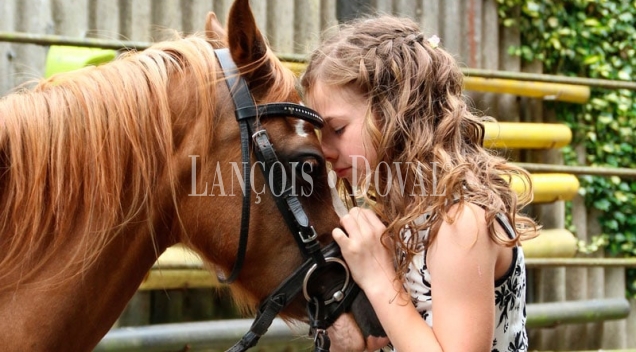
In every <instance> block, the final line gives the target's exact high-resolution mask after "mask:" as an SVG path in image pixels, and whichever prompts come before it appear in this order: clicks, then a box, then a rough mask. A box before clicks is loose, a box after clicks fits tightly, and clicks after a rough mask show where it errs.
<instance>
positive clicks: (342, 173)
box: [333, 167, 351, 178]
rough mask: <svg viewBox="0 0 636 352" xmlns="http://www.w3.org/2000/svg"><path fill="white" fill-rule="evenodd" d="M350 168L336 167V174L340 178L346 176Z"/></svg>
mask: <svg viewBox="0 0 636 352" xmlns="http://www.w3.org/2000/svg"><path fill="white" fill-rule="evenodd" d="M349 170H351V168H350V167H345V168H341V169H334V170H333V171H335V172H336V175H338V177H339V178H345V177H346V176H347V173H348V172H349Z"/></svg>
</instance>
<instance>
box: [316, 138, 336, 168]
mask: <svg viewBox="0 0 636 352" xmlns="http://www.w3.org/2000/svg"><path fill="white" fill-rule="evenodd" d="M320 146H321V148H322V154H324V156H325V159H326V160H327V161H328V162H330V163H333V162H334V161H336V159H338V152H337V150H336V148H334V147H333V146H332V145H330V144H329V143H326V142H325V140H324V139H323V140H322V142H321V143H320Z"/></svg>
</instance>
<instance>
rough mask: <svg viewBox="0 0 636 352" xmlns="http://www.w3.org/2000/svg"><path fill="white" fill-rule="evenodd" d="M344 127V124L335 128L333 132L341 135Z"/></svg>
mask: <svg viewBox="0 0 636 352" xmlns="http://www.w3.org/2000/svg"><path fill="white" fill-rule="evenodd" d="M344 129H345V126H342V127H340V128H334V129H333V133H334V134H335V135H336V136H340V135H341V134H342V133H343V132H344Z"/></svg>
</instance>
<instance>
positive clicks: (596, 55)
mask: <svg viewBox="0 0 636 352" xmlns="http://www.w3.org/2000/svg"><path fill="white" fill-rule="evenodd" d="M497 1H498V3H499V18H500V21H501V23H502V24H503V25H504V26H508V27H509V26H518V27H519V29H520V33H521V45H520V46H519V47H511V48H510V49H509V53H510V54H511V55H517V56H520V57H521V58H522V59H523V60H527V61H535V60H538V61H541V62H542V63H543V67H544V72H545V73H548V74H560V75H566V76H579V77H590V78H604V79H614V80H633V77H634V75H635V74H636V1H620V0H611V1H610V0H565V1H553V0H544V1H541V2H539V1H531V0H497ZM516 14H518V16H517V15H516ZM635 94H636V92H634V91H631V90H625V89H621V90H607V89H596V88H594V89H592V95H591V97H590V101H589V103H587V104H585V105H574V104H566V103H549V104H551V107H552V108H553V109H554V110H555V111H556V112H557V117H558V119H559V120H560V121H562V122H564V123H566V124H568V125H569V126H570V127H571V128H572V131H573V133H574V141H573V143H572V146H569V147H567V148H564V149H563V153H564V160H565V162H566V164H569V165H577V164H578V162H577V157H576V153H575V152H574V147H573V146H575V145H582V146H584V148H585V151H586V160H585V164H586V165H591V166H613V167H623V168H636V156H635V154H636V151H635V148H636V146H635V144H636V143H634V142H635V138H634V132H633V129H635V128H636V99H635V98H636V95H635ZM581 186H582V187H581V192H582V194H583V195H584V196H585V199H586V205H587V206H588V207H590V208H596V209H598V210H600V211H601V212H602V213H603V216H601V217H600V218H599V219H598V220H599V222H600V225H601V228H602V233H601V234H598V237H596V238H594V240H593V241H592V242H591V243H587V244H584V245H583V246H581V249H582V250H588V251H591V250H595V249H597V248H598V249H600V248H604V249H605V250H606V252H607V253H608V254H609V255H611V256H616V257H624V256H636V214H635V213H636V181H634V180H630V179H621V178H620V177H616V176H614V177H593V176H585V177H581ZM571 220H572V219H571V214H570V213H569V212H568V214H567V219H566V221H567V223H568V226H569V227H570V230H572V231H574V232H575V231H576V229H575V228H573V226H572V221H571ZM627 283H628V284H627V291H628V294H629V295H630V296H636V270H628V273H627Z"/></svg>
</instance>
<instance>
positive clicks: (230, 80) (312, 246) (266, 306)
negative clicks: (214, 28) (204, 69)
mask: <svg viewBox="0 0 636 352" xmlns="http://www.w3.org/2000/svg"><path fill="white" fill-rule="evenodd" d="M215 54H216V56H217V58H218V61H219V64H220V65H221V68H222V70H223V73H224V75H225V79H226V82H227V85H228V88H229V90H230V95H231V96H232V100H233V101H234V105H235V109H236V110H235V115H236V120H237V121H238V124H239V130H240V134H241V154H242V162H243V179H244V186H245V191H244V192H243V206H242V212H241V230H240V231H241V232H240V237H239V248H238V254H237V257H236V262H235V263H234V267H233V268H232V271H231V272H230V274H229V276H228V277H227V278H220V281H221V282H223V283H230V282H233V281H234V280H236V278H237V277H238V275H239V272H240V271H241V268H242V267H243V262H244V260H245V252H246V248H247V236H248V233H249V216H250V201H251V197H250V190H251V186H250V177H249V173H250V166H251V165H250V150H251V149H252V148H253V149H254V153H255V156H256V159H257V160H258V162H259V165H260V166H261V171H262V172H263V175H264V176H265V179H266V180H270V182H265V183H266V184H267V185H268V187H269V188H270V193H271V194H272V196H273V197H274V200H275V202H276V206H277V207H278V210H279V211H280V213H281V214H282V216H283V218H284V219H285V223H286V224H287V227H288V228H289V230H290V232H291V233H292V235H293V237H294V239H295V240H296V242H297V244H298V247H299V249H300V251H301V253H302V254H303V257H304V258H305V262H304V263H303V264H302V265H301V266H300V267H299V268H298V269H296V271H295V272H294V273H292V274H291V275H290V276H289V277H288V278H287V279H286V280H285V281H283V282H282V283H281V284H280V285H279V286H278V287H277V288H276V289H275V290H274V292H272V293H271V294H270V295H269V296H268V297H267V298H266V299H265V300H264V301H263V302H261V305H260V307H259V309H258V312H257V315H256V318H255V319H254V322H253V323H252V326H251V327H250V331H248V332H247V333H246V334H245V335H244V336H243V338H242V339H241V340H240V341H239V342H237V343H236V344H235V345H234V346H232V347H231V348H230V349H228V350H227V351H230V352H238V351H246V350H247V349H249V348H251V347H253V346H254V345H256V343H257V342H258V339H259V338H260V337H261V336H262V335H264V334H265V333H266V332H267V329H268V328H269V326H270V325H271V323H272V321H273V320H274V318H275V317H276V316H277V315H278V313H280V312H281V311H282V310H283V309H284V308H285V307H286V306H287V305H288V304H289V303H290V302H291V301H292V300H293V299H294V298H295V297H296V296H298V295H299V294H300V293H301V292H302V294H303V296H304V297H305V299H306V300H307V310H308V315H309V322H310V334H313V336H314V344H315V351H316V352H325V351H329V345H330V341H329V337H328V336H327V333H326V329H327V327H329V326H330V325H331V324H333V322H334V321H335V319H336V318H337V317H338V316H339V315H340V314H342V313H343V312H345V311H346V310H347V309H349V307H350V306H351V303H352V302H353V299H354V298H355V296H356V295H357V294H358V292H359V288H358V286H357V285H356V284H355V283H354V282H353V280H351V279H350V274H349V269H348V267H347V266H346V264H345V262H344V261H343V260H342V256H341V254H340V249H339V248H338V246H337V245H336V244H335V242H334V243H331V244H329V245H327V246H325V247H324V248H321V247H320V243H319V242H318V239H317V237H318V236H317V234H316V231H315V230H314V228H313V226H311V224H310V222H309V217H308V216H307V214H306V213H305V211H304V209H303V207H302V204H301V203H300V200H299V199H298V196H297V195H296V193H295V192H294V189H293V188H292V187H293V186H292V187H289V188H286V189H284V187H285V183H284V182H283V175H282V173H283V172H284V171H283V169H282V168H281V167H277V166H276V164H277V163H279V160H278V157H277V155H276V152H275V150H274V147H273V145H272V143H271V141H270V139H269V136H268V134H267V131H265V129H263V128H262V126H261V125H260V120H261V119H264V118H268V117H294V118H299V119H302V120H304V121H307V122H310V123H312V124H313V125H314V126H315V127H316V128H321V127H322V126H323V124H324V121H323V119H322V118H321V117H320V115H318V113H316V112H315V111H313V110H311V109H309V108H307V107H305V106H302V105H299V104H294V103H288V102H285V103H270V104H264V105H256V104H255V103H254V99H253V98H252V94H251V93H250V91H249V88H248V86H247V83H246V82H245V80H244V79H243V78H242V77H241V76H240V73H239V71H238V68H237V67H236V64H235V63H234V62H233V60H232V57H231V55H230V52H229V50H228V49H217V50H215ZM334 266H335V267H336V268H337V269H340V270H341V272H342V274H343V276H344V279H343V280H342V281H343V282H342V287H341V288H340V289H337V290H335V289H333V288H332V289H331V290H329V291H328V290H318V291H322V292H315V291H316V290H312V289H311V287H310V282H312V281H313V280H319V279H320V278H321V276H322V275H324V273H325V272H327V271H328V270H325V269H326V268H330V269H333V268H334Z"/></svg>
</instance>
